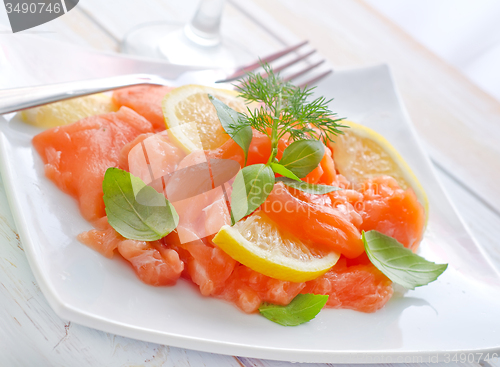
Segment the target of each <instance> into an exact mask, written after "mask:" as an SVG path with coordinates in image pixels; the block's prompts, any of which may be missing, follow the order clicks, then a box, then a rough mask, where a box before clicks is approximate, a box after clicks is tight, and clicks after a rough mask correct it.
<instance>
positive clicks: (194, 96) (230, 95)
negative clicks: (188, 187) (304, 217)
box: [162, 85, 247, 153]
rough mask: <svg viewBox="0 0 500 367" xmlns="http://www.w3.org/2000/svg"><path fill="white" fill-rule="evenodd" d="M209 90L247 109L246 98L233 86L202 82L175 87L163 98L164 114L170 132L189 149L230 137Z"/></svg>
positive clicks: (208, 146) (217, 144)
mask: <svg viewBox="0 0 500 367" xmlns="http://www.w3.org/2000/svg"><path fill="white" fill-rule="evenodd" d="M208 94H212V95H213V96H215V97H216V98H217V99H219V100H221V101H222V102H224V103H225V104H227V105H228V106H229V107H231V108H232V109H234V110H236V111H238V112H246V110H247V108H246V105H245V102H244V101H243V100H242V99H240V98H239V97H238V93H237V92H235V91H232V90H226V89H215V88H210V87H206V86H203V85H185V86H182V87H179V88H175V89H173V90H172V91H171V92H169V93H168V94H167V95H166V96H165V97H164V98H163V102H162V108H163V116H165V122H166V124H167V129H169V133H170V135H171V136H172V137H173V138H174V139H175V140H176V141H177V142H178V143H179V144H180V146H181V147H183V148H184V149H185V150H186V151H187V152H188V153H189V152H192V151H195V150H202V149H205V150H206V149H215V148H218V147H220V146H221V145H222V144H224V143H225V142H226V141H227V140H228V139H229V135H227V134H226V133H225V132H224V129H223V128H222V125H221V124H220V121H219V118H218V117H217V112H216V111H215V107H214V106H213V105H212V102H210V100H209V99H208V96H207V95H208Z"/></svg>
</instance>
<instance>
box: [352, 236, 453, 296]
mask: <svg viewBox="0 0 500 367" xmlns="http://www.w3.org/2000/svg"><path fill="white" fill-rule="evenodd" d="M362 238H363V243H364V245H365V250H366V254H367V255H368V258H369V259H370V261H371V262H372V264H373V265H375V267H376V268H377V269H379V270H380V271H381V272H382V273H384V274H385V275H386V276H387V277H388V278H389V279H390V280H392V281H393V282H394V283H397V284H400V285H402V286H403V287H405V288H409V289H415V287H420V286H423V285H426V284H429V283H430V282H433V281H435V280H436V279H437V278H438V277H439V276H440V275H441V274H442V273H443V272H444V271H445V270H446V268H447V267H448V264H435V263H433V262H431V261H427V260H425V259H424V258H423V257H421V256H418V255H417V254H414V253H413V252H412V251H411V250H410V249H407V248H406V247H404V246H403V245H402V244H400V243H399V242H398V241H397V240H395V239H394V238H392V237H389V236H386V235H385V234H382V233H380V232H378V231H368V232H366V233H365V232H364V231H363V234H362Z"/></svg>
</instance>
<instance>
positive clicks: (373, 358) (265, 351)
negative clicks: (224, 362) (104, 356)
mask: <svg viewBox="0 0 500 367" xmlns="http://www.w3.org/2000/svg"><path fill="white" fill-rule="evenodd" d="M375 68H384V69H386V70H387V72H388V75H389V78H390V82H391V85H392V88H393V91H394V93H395V95H396V99H397V103H398V106H399V108H400V109H401V111H402V113H403V115H404V118H405V119H406V121H407V122H408V126H409V128H410V131H411V134H412V135H413V136H414V137H415V140H416V142H417V144H418V149H419V153H420V155H421V156H422V157H423V158H424V159H425V164H426V165H427V166H428V167H429V168H430V169H431V171H432V175H433V178H434V179H435V180H436V182H437V183H438V185H439V188H440V189H441V191H442V192H444V193H445V196H446V200H447V202H448V203H449V204H450V205H451V207H452V209H453V211H454V212H455V214H456V215H457V217H458V219H459V221H460V224H461V225H462V226H463V228H464V230H465V232H466V233H467V235H468V236H469V238H470V240H471V241H472V242H473V244H474V246H475V247H476V248H477V249H479V251H480V254H481V256H482V257H483V258H484V259H485V260H486V261H487V262H488V264H489V265H490V267H491V269H492V270H494V271H495V272H496V274H497V276H498V277H499V278H500V272H499V271H498V270H497V268H496V267H495V266H494V265H493V263H492V260H491V258H490V257H489V256H488V254H487V253H486V251H485V249H484V248H483V246H482V245H481V244H480V243H479V242H478V241H477V240H476V239H475V238H474V236H473V235H472V233H471V231H470V229H469V228H468V226H467V225H466V223H465V222H464V220H463V218H462V217H461V215H460V213H459V212H458V211H457V210H456V207H455V205H454V204H453V202H452V201H451V200H450V197H449V194H448V193H447V192H446V190H444V189H443V185H442V183H441V181H440V180H439V178H438V176H437V175H436V172H435V168H434V167H433V165H432V164H431V160H430V158H429V156H428V155H427V154H426V153H425V152H424V150H423V146H422V142H421V141H420V139H419V137H418V134H417V132H416V129H415V127H414V125H413V123H412V121H411V118H410V116H409V114H408V112H407V109H406V106H405V104H404V103H403V100H402V98H401V95H400V93H399V90H398V88H397V84H396V83H395V80H394V76H393V73H392V71H391V69H390V67H388V65H387V64H378V65H374V66H368V67H361V68H350V69H345V70H340V71H338V73H342V72H352V71H361V70H367V69H375ZM0 119H3V120H5V118H4V117H3V116H0ZM0 123H5V121H3V122H2V121H0ZM8 144H10V143H9V142H8V141H7V137H6V136H5V134H4V132H3V131H2V130H0V172H1V174H2V178H3V183H4V187H5V192H6V194H7V199H8V202H9V206H10V210H11V212H12V216H13V218H14V221H15V224H16V227H17V230H18V234H19V236H20V239H21V242H22V244H27V246H23V248H24V251H25V253H26V256H27V258H28V262H29V265H30V268H31V270H32V272H33V274H34V276H35V279H36V281H37V283H38V285H39V286H40V289H41V290H42V293H43V295H44V296H45V298H46V300H47V302H48V303H49V305H50V307H51V308H52V309H53V310H54V312H55V313H56V314H57V315H58V316H59V317H61V318H63V319H67V320H70V321H72V322H73V321H74V322H75V323H77V324H80V325H84V326H87V327H91V328H94V329H98V330H102V331H104V332H108V333H113V334H117V335H121V336H125V337H129V338H132V339H137V340H143V341H147V342H152V343H160V344H166V345H170V346H174V347H179V348H187V349H193V350H199V351H203V352H209V353H218V354H225V355H239V356H244V357H250V358H262V359H270V360H283V359H278V358H277V357H276V356H275V355H274V354H275V353H276V351H279V352H280V353H287V356H289V358H290V359H289V360H290V361H294V362H320V363H328V362H330V363H332V362H333V363H342V362H344V363H384V362H380V358H381V356H389V357H391V358H395V359H396V360H398V359H399V358H404V357H406V356H422V357H431V356H432V357H434V356H436V355H437V356H438V358H439V361H444V358H445V357H446V355H447V354H452V353H479V352H483V353H495V352H499V353H500V344H499V345H498V346H497V347H490V348H485V349H470V350H464V349H460V350H449V351H425V350H422V351H398V350H378V351H359V350H342V351H339V350H324V351H318V350H307V349H304V350H298V349H287V348H276V347H269V348H267V347H262V346H252V345H245V344H239V343H228V342H221V341H216V340H208V339H205V338H193V337H191V336H183V335H178V334H172V333H168V332H159V331H156V330H150V329H147V328H140V327H134V326H129V325H126V324H123V323H121V322H116V321H112V320H110V319H105V318H101V317H98V316H92V315H89V314H87V313H85V311H84V310H79V309H78V308H75V307H73V306H71V305H69V304H67V303H65V302H64V301H63V300H62V299H60V298H59V296H58V295H57V292H56V291H55V289H54V288H53V286H52V285H51V282H50V279H48V278H47V279H46V277H45V276H44V275H43V272H42V270H41V268H40V265H39V264H38V262H37V261H36V259H35V250H34V244H35V241H34V239H33V238H32V236H31V234H30V231H29V230H28V227H29V226H28V223H27V221H26V220H25V217H24V216H23V215H22V213H21V209H20V207H21V206H20V203H19V202H18V199H17V195H16V194H15V192H16V190H15V187H14V182H13V180H12V179H11V177H12V173H11V170H12V168H13V167H11V165H10V164H9V162H8V161H7V154H6V153H7V145H8ZM6 178H7V179H6ZM194 344H196V345H194ZM229 349H231V350H229ZM360 357H361V358H360Z"/></svg>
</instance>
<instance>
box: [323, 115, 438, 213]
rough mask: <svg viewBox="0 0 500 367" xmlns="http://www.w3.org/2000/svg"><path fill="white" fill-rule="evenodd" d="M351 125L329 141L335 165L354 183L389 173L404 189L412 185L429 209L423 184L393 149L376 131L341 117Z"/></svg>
mask: <svg viewBox="0 0 500 367" xmlns="http://www.w3.org/2000/svg"><path fill="white" fill-rule="evenodd" d="M342 124H343V125H347V126H349V127H350V128H349V129H344V130H343V131H344V134H343V135H338V136H335V138H334V140H335V143H331V142H330V143H329V146H330V148H331V149H332V150H333V160H334V162H335V168H336V169H337V170H338V171H339V173H340V174H342V175H343V176H345V177H346V178H347V179H348V180H349V181H351V182H352V183H354V184H355V185H359V184H362V183H363V182H364V181H365V180H367V179H370V178H375V177H378V176H381V175H389V176H392V177H393V178H394V179H396V181H397V182H398V184H399V186H400V187H401V188H403V189H407V188H408V187H411V188H412V189H413V191H414V192H415V194H416V195H417V198H418V200H419V202H420V203H421V204H422V205H423V206H424V209H425V212H426V213H427V214H428V213H429V201H428V199H427V195H426V193H425V191H424V188H423V187H422V185H421V184H420V182H419V181H418V179H417V177H416V176H415V174H414V173H413V172H412V170H411V169H410V167H409V166H408V164H407V163H406V162H405V161H404V159H403V158H402V157H401V155H400V154H399V153H398V152H397V151H396V149H395V148H394V147H393V146H392V145H391V144H390V143H389V142H388V141H387V140H386V139H385V138H384V137H383V136H382V135H380V134H379V133H377V132H375V131H373V130H372V129H370V128H368V127H366V126H363V125H359V124H356V123H354V122H352V121H342Z"/></svg>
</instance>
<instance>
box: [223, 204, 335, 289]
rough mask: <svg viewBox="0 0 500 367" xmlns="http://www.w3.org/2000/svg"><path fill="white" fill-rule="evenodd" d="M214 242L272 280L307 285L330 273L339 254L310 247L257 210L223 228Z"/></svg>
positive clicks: (230, 254)
mask: <svg viewBox="0 0 500 367" xmlns="http://www.w3.org/2000/svg"><path fill="white" fill-rule="evenodd" d="M213 242H214V243H215V244H216V245H217V246H218V247H219V248H220V249H222V250H223V251H224V252H225V253H227V254H228V255H229V256H231V257H232V258H233V259H235V260H236V261H238V262H240V263H242V264H243V265H246V266H248V267H249V268H250V269H252V270H255V271H257V272H259V273H262V274H265V275H267V276H269V277H272V278H275V279H280V280H286V281H291V282H306V281H308V280H312V279H316V278H317V277H319V276H320V275H322V274H324V273H326V272H327V271H328V269H330V268H331V267H332V266H333V265H335V263H336V262H337V260H338V259H339V256H340V255H339V254H337V253H335V252H331V251H320V250H316V249H312V248H309V247H308V246H306V245H305V244H304V243H303V242H302V241H300V240H299V239H297V238H296V237H295V236H293V235H291V234H289V233H285V232H284V231H282V230H280V229H279V228H278V227H277V225H276V224H275V223H274V222H273V221H272V220H271V219H270V218H269V217H268V216H267V215H266V214H265V213H263V212H261V211H257V212H255V213H253V214H252V215H250V216H249V217H247V218H246V219H244V220H241V221H239V222H238V223H236V224H235V225H234V226H233V227H230V226H228V225H225V226H223V227H222V228H221V229H220V230H219V232H218V233H217V235H216V236H215V237H214V239H213Z"/></svg>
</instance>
